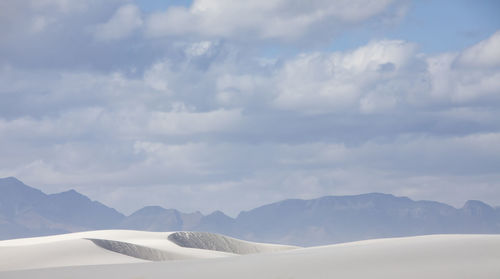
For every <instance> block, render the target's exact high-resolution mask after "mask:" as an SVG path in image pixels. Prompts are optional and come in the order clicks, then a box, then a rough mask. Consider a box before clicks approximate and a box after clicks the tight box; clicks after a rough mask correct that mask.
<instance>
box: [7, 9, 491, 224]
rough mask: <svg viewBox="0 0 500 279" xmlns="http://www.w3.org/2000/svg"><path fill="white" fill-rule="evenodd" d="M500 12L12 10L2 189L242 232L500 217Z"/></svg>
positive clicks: (479, 10) (9, 22)
mask: <svg viewBox="0 0 500 279" xmlns="http://www.w3.org/2000/svg"><path fill="white" fill-rule="evenodd" d="M498 11H500V3H499V2H498V1H496V0H478V1H467V0H439V1H437V0H435V1H433V0H421V1H410V0H407V1H406V0H402V1H401V0H400V1H398V0H379V1H369V0H337V1H331V0H310V1H303V0H254V1H234V0H193V1H188V0H164V1H161V0H156V1H133V0H129V1H127V0H107V1H102V0H82V1H71V0H3V1H1V2H0V146H1V148H0V177H6V176H15V177H17V178H19V179H21V180H22V181H24V182H25V183H27V184H29V185H32V186H34V187H37V188H40V189H42V190H43V191H45V192H46V193H54V192H59V191H64V190H68V189H70V188H74V189H77V190H78V191H80V192H82V193H84V194H86V195H88V196H89V197H91V198H92V199H97V200H100V201H102V202H104V203H105V204H107V205H110V206H113V207H115V208H117V209H119V210H121V211H123V212H124V213H127V214H128V213H131V212H133V211H134V210H137V209H139V208H140V207H142V206H144V205H161V206H164V207H166V208H177V209H180V210H182V211H187V212H189V211H194V210H201V211H202V212H203V213H210V212H211V211H213V210H215V209H221V210H223V211H224V212H226V213H228V214H230V215H233V216H234V215H235V214H237V213H238V212H239V211H240V210H247V209H250V208H253V207H256V206H259V205H262V204H265V203H268V202H274V201H278V200H281V199H285V198H314V197H319V196H323V195H343V194H359V193H366V192H384V193H392V194H395V195H402V196H409V197H410V198H413V199H432V200H438V201H442V202H447V203H450V204H452V205H454V206H457V207H461V206H462V204H463V203H464V202H465V201H466V200H468V199H480V200H483V201H485V202H488V203H490V204H492V205H500V17H499V16H498Z"/></svg>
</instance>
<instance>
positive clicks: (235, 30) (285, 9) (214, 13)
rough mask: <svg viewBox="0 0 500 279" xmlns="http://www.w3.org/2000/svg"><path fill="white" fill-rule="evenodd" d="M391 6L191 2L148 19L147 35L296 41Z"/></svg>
mask: <svg viewBox="0 0 500 279" xmlns="http://www.w3.org/2000/svg"><path fill="white" fill-rule="evenodd" d="M392 2H393V1H392V0H384V1H365V0H356V1H352V0H351V1H344V0H341V1H324V0H314V1H307V2H303V1H285V0H267V1H263V0H258V1H230V0H195V1H194V3H193V4H192V5H191V6H190V7H189V8H184V7H173V8H170V9H168V10H167V11H165V12H162V13H155V14H153V15H151V16H150V17H149V18H148V23H147V33H148V34H149V35H150V36H152V37H160V36H169V35H181V34H186V33H191V34H196V35H201V36H207V37H236V38H240V39H244V38H245V37H247V38H246V39H250V38H252V39H256V38H257V39H286V40H289V39H297V38H300V37H301V36H303V35H305V34H306V33H308V32H310V31H311V29H313V28H314V27H315V26H317V25H321V24H327V23H328V24H330V25H332V24H333V26H334V27H333V29H338V28H339V27H340V26H343V25H349V24H354V23H358V22H361V21H364V20H367V19H369V18H371V17H373V16H375V15H378V14H380V13H381V12H382V11H384V10H385V9H386V8H387V7H388V6H390V4H391V3H392ZM330 29H331V28H330Z"/></svg>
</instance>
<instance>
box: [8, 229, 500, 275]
mask: <svg viewBox="0 0 500 279" xmlns="http://www.w3.org/2000/svg"><path fill="white" fill-rule="evenodd" d="M82 237H84V238H91V239H107V240H112V241H116V242H118V243H114V244H113V243H112V244H109V242H105V243H108V244H105V245H103V246H106V245H108V246H109V247H105V248H103V247H101V245H98V244H95V243H94V242H93V241H92V240H90V241H89V240H87V242H85V243H86V244H92V245H93V246H89V245H86V246H85V249H84V255H81V254H79V253H76V252H73V255H74V256H73V257H72V258H71V261H70V260H68V261H66V262H64V261H62V260H61V259H59V260H57V261H52V262H51V264H48V262H47V261H49V260H48V259H46V260H45V261H44V262H45V263H44V265H45V266H56V265H55V264H54V263H56V262H57V263H58V266H62V267H52V268H45V269H31V270H13V269H22V268H32V267H35V263H34V262H31V263H30V262H28V261H27V259H28V258H27V257H31V258H30V259H33V256H29V255H27V254H25V253H26V252H27V251H28V250H27V249H28V248H29V247H31V248H33V250H32V251H31V252H34V251H36V250H37V249H46V248H48V247H49V246H50V244H51V243H52V244H53V243H54V242H56V243H57V242H60V241H62V242H65V241H66V242H68V241H69V242H71V241H73V242H74V243H73V245H74V246H73V247H70V248H71V249H73V248H81V247H84V245H83V244H81V243H80V242H82V241H83V240H85V239H84V238H82ZM77 241H78V243H77ZM69 242H68V243H69ZM40 245H41V246H40ZM78 245H81V246H78ZM57 246H58V247H59V246H61V245H59V244H57ZM77 246H78V247H77ZM23 247H24V248H25V250H24V251H22V252H19V251H21V250H15V249H18V248H23ZM90 247H92V248H90ZM110 247H111V248H110ZM113 247H114V248H113ZM116 247H118V248H116ZM143 247H145V248H148V249H153V251H156V252H158V250H159V251H161V252H165V253H168V255H169V257H171V258H169V259H174V260H169V259H167V260H165V261H162V262H151V259H150V260H146V259H140V258H137V257H134V256H130V255H127V253H130V252H129V251H130V250H134V251H136V253H138V254H140V255H141V256H142V257H150V255H151V254H154V253H156V252H154V253H153V252H151V251H149V250H147V249H146V251H142V250H141V249H143ZM195 247H196V248H195ZM5 248H8V249H11V248H12V249H14V250H10V251H9V250H8V249H7V250H4V249H5ZM94 248H95V249H97V250H93V249H94ZM200 248H202V249H200ZM53 249H54V250H56V252H57V253H60V252H61V251H60V250H58V249H61V248H57V249H55V248H53ZM99 249H100V250H99ZM206 249H210V250H206ZM115 250H116V251H115ZM96 251H99V252H96ZM104 252H105V253H104ZM262 252H267V253H262ZM20 253H21V255H19V254H20ZM39 253H40V254H45V257H46V258H50V257H52V255H53V253H52V251H50V253H48V252H47V251H45V252H39ZM57 253H56V254H57ZM97 253H99V255H100V260H101V262H99V264H100V265H88V266H81V265H80V266H72V265H75V264H74V263H75V262H76V263H77V264H82V262H83V261H86V263H85V264H95V262H90V260H89V259H86V257H88V256H89V255H94V254H97ZM9 254H10V255H14V256H15V257H17V260H18V261H19V260H20V259H21V260H23V259H25V260H24V261H22V263H21V262H17V263H15V262H14V261H11V262H10V264H3V263H2V264H3V267H2V269H3V270H5V271H3V272H0V278H2V279H4V278H5V279H7V278H56V279H57V278H223V279H224V278H304V279H305V278H410V279H411V278H500V235H433V236H420V237H407V238H392V239H379V240H369V241H359V242H352V243H346V244H337V245H330V246H321V247H313V248H299V249H294V247H286V246H279V245H267V244H258V243H251V242H243V241H239V240H236V239H231V238H225V237H222V236H218V235H214V234H205V233H146V232H127V231H104V232H88V233H80V234H70V235H64V236H55V237H48V238H34V239H25V240H12V241H3V242H0V262H3V261H4V260H8V259H9ZM238 254H245V255H238ZM174 255H175V257H174ZM23 257H24V258H23ZM127 257H128V258H127ZM39 258H43V257H39ZM56 258H57V257H56ZM187 258H190V259H191V260H176V259H187ZM37 260H38V259H37ZM117 262H120V264H111V263H117ZM63 263H64V264H63ZM106 263H110V264H106ZM23 264H24V265H23ZM37 265H38V266H39V267H40V265H41V264H38V263H37ZM64 265H66V266H64Z"/></svg>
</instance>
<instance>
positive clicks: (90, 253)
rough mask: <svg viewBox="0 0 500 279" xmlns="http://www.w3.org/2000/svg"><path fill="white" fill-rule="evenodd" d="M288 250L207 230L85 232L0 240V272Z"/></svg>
mask: <svg viewBox="0 0 500 279" xmlns="http://www.w3.org/2000/svg"><path fill="white" fill-rule="evenodd" d="M292 248H294V247H293V246H285V245H274V244H263V243H254V242H247V241H242V240H238V239H234V238H230V237H226V236H222V235H218V234H212V233H199V232H198V233H197V232H165V233H163V232H144V231H129V230H104V231H89V232H81V233H71V234H64V235H54V236H47V237H35V238H24V239H14V240H5V241H0V271H3V270H20V269H36V268H49V267H62V266H79V265H100V264H117V263H138V262H148V261H168V260H185V259H205V258H219V257H230V256H235V255H237V254H249V253H263V252H273V251H280V250H287V249H292Z"/></svg>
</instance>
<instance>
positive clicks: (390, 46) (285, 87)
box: [274, 41, 419, 113]
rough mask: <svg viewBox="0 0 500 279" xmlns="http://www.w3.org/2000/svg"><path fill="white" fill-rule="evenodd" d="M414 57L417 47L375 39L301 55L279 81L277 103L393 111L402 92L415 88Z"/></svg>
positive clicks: (310, 108) (324, 109) (324, 108)
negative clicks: (356, 45) (342, 49)
mask: <svg viewBox="0 0 500 279" xmlns="http://www.w3.org/2000/svg"><path fill="white" fill-rule="evenodd" d="M415 55H416V54H415V47H414V45H413V44H410V43H406V42H403V41H374V42H371V43H369V44H368V45H366V46H363V47H360V48H358V49H356V50H354V51H351V52H345V53H343V52H334V53H313V54H304V55H300V56H298V57H297V58H295V59H292V60H290V61H288V62H287V63H286V64H285V66H284V67H283V68H282V69H281V70H280V71H279V73H278V75H277V76H276V77H275V83H276V84H277V96H276V99H275V101H274V102H275V105H276V106H277V107H278V108H283V109H292V110H301V111H306V112H315V113H318V112H331V111H338V110H345V109H360V110H361V111H363V112H371V111H377V110H381V109H387V108H391V107H393V106H395V105H396V103H397V101H398V99H399V95H400V94H408V93H407V92H401V91H403V90H412V91H413V90H415V88H413V89H412V88H410V87H409V85H410V84H408V83H411V79H414V78H415V76H408V75H407V72H408V71H411V70H409V69H407V65H408V64H409V62H411V61H412V60H414V59H415ZM416 74H417V75H418V74H419V73H418V72H417V73H416ZM412 86H413V85H412Z"/></svg>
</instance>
